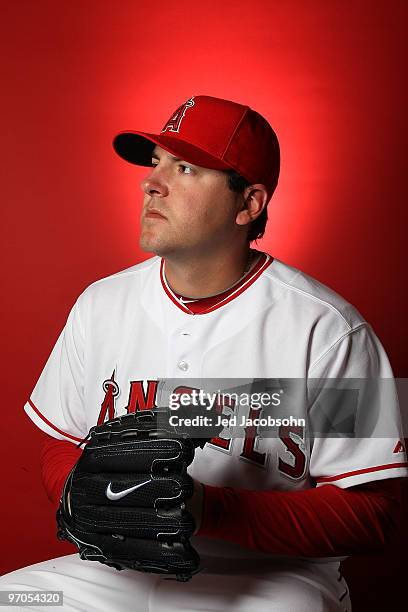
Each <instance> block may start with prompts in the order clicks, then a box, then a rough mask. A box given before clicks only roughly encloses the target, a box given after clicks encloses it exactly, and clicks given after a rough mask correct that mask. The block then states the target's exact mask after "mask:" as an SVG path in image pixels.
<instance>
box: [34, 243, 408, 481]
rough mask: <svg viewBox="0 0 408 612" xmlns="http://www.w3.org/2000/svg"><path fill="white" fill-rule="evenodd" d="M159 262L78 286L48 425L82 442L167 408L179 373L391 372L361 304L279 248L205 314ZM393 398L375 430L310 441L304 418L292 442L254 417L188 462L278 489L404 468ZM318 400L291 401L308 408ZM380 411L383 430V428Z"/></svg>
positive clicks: (197, 472)
mask: <svg viewBox="0 0 408 612" xmlns="http://www.w3.org/2000/svg"><path fill="white" fill-rule="evenodd" d="M258 267H259V266H258ZM163 268H164V265H163V261H162V260H161V259H160V258H158V257H153V258H151V259H149V260H147V261H145V262H143V263H141V264H138V265H136V266H133V267H132V268H130V269H128V270H125V271H123V272H120V273H118V274H115V275H113V276H109V277H108V278H105V279H102V280H99V281H97V282H96V283H94V284H92V285H91V286H90V287H88V288H87V289H86V290H85V291H84V292H83V294H82V295H81V296H80V297H79V299H78V300H77V302H76V304H75V306H74V307H73V309H72V311H71V313H70V315H69V317H68V320H67V323H66V325H65V328H64V330H63V332H62V334H61V335H60V337H59V339H58V341H57V343H56V345H55V347H54V349H53V351H52V353H51V355H50V358H49V360H48V362H47V364H46V366H45V368H44V371H43V372H42V374H41V376H40V379H39V381H38V383H37V385H36V387H35V389H34V391H33V393H32V395H31V398H30V400H29V401H28V402H27V404H26V406H25V410H26V412H27V414H28V415H29V416H30V417H31V418H32V420H33V421H34V422H35V423H36V425H38V426H39V427H40V428H41V429H43V430H44V431H45V432H46V433H48V434H49V435H51V436H54V437H55V438H60V439H66V440H71V441H74V442H78V441H80V440H81V439H83V438H84V437H85V436H86V434H87V432H88V430H89V428H90V427H92V426H93V425H95V424H96V423H98V422H101V421H103V420H106V419H108V418H112V417H114V416H118V415H120V414H125V413H127V412H133V411H135V410H140V409H146V408H152V407H154V406H155V405H164V403H166V402H168V393H169V391H171V389H169V384H170V386H171V385H174V384H176V382H177V385H178V386H180V385H183V383H184V386H185V387H186V388H189V387H191V388H199V387H200V384H201V383H203V381H205V382H207V383H208V381H212V386H213V387H214V390H215V388H216V387H217V379H220V378H222V379H236V380H237V384H239V385H243V382H242V381H251V380H259V379H293V380H297V381H299V383H298V387H299V388H301V382H300V381H304V380H307V379H312V380H315V379H317V380H319V379H321V378H325V379H326V378H330V379H331V378H336V379H338V378H339V377H341V378H345V379H346V378H353V379H358V378H361V379H378V378H381V379H385V380H387V379H388V380H392V371H391V368H390V365H389V362H388V359H387V356H386V354H385V352H384V349H383V348H382V346H381V344H380V342H379V340H378V338H377V337H376V336H375V334H374V332H373V330H372V329H371V327H370V326H369V325H368V323H367V322H365V321H364V320H363V319H362V317H361V315H360V314H359V313H358V312H357V311H356V310H355V308H353V306H351V305H350V304H348V303H347V302H346V301H345V300H343V299H342V298H341V297H340V296H339V295H337V294H336V293H334V292H333V291H331V290H330V289H328V288H327V287H325V286H324V285H322V284H321V283H318V282H317V281H316V280H314V279H312V278H310V277H309V276H307V275H305V274H303V273H302V272H300V271H298V270H296V269H294V268H292V267H290V266H288V265H285V264H284V263H282V262H280V261H278V260H277V259H273V258H272V257H270V256H269V255H263V263H262V265H261V267H260V268H259V269H257V270H256V272H254V273H250V274H249V275H248V276H247V277H246V279H245V282H244V283H242V284H240V285H239V288H238V289H237V291H236V292H235V293H233V294H232V295H229V297H228V298H227V300H224V301H223V302H221V303H220V304H218V305H216V306H215V307H213V308H211V310H210V312H206V313H204V314H196V315H194V314H191V313H190V312H189V310H188V303H187V304H186V303H185V302H183V301H180V300H179V299H178V298H177V297H176V296H175V294H174V293H173V292H172V291H171V289H170V287H169V286H168V284H167V283H166V279H165V273H164V269H163ZM174 380H176V382H175V381H174ZM169 381H170V382H169ZM389 399H390V398H389V397H387V402H377V404H378V405H376V407H375V412H376V414H375V423H374V424H373V426H372V431H373V435H372V437H371V439H367V438H365V439H363V438H361V439H360V438H358V439H355V438H351V437H342V438H333V437H322V436H320V437H319V436H318V437H316V438H315V439H314V441H313V443H310V442H309V441H308V439H307V438H306V433H305V432H304V431H302V428H300V429H296V428H295V427H294V428H293V431H290V432H289V435H288V432H287V433H286V435H285V436H282V438H283V439H282V438H280V437H279V436H274V437H273V438H272V437H271V438H265V439H264V438H262V437H260V436H257V433H258V432H257V431H256V429H255V430H254V429H253V428H252V429H251V430H250V432H249V433H248V432H245V431H244V432H243V435H244V437H241V438H237V437H233V438H232V439H230V440H228V439H227V437H224V438H221V437H220V439H218V440H217V441H214V442H213V443H212V444H207V445H206V447H205V448H204V450H198V451H197V455H196V458H195V460H194V463H193V466H192V468H191V472H192V473H193V475H194V476H195V477H196V478H197V479H198V480H201V481H202V482H205V483H208V484H214V485H228V486H238V485H239V486H240V487H245V488H252V489H274V488H278V489H281V490H284V489H290V488H297V489H299V488H307V487H310V486H311V484H312V482H313V481H315V482H316V483H317V484H319V483H326V482H334V483H336V484H337V485H338V486H340V487H349V486H354V485H356V484H359V483H362V482H366V481H370V480H378V479H383V478H392V477H399V476H405V475H407V473H408V469H407V463H406V457H405V453H404V448H403V444H402V443H401V441H400V438H401V431H400V419H399V412H398V404H397V402H396V401H395V398H394V397H392V400H393V401H389ZM292 404H293V399H292ZM241 408H242V410H240V414H243V413H245V406H243V407H241ZM310 408H311V406H310V405H307V402H305V401H299V402H298V403H297V405H296V406H293V405H292V406H291V409H293V410H296V416H297V417H298V418H300V417H305V419H307V417H308V411H309V410H310ZM248 410H249V408H247V409H246V412H247V414H248ZM373 410H374V407H373ZM384 419H385V421H386V423H387V426H386V436H387V437H384V435H383V434H381V432H380V431H379V432H378V435H376V433H375V432H376V426H377V427H379V424H381V423H382V422H383V421H384ZM382 435H383V437H381V436H382Z"/></svg>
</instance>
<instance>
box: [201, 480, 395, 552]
mask: <svg viewBox="0 0 408 612" xmlns="http://www.w3.org/2000/svg"><path fill="white" fill-rule="evenodd" d="M399 480H400V479H389V480H387V481H384V480H383V481H376V482H371V483H367V484H366V485H360V486H358V487H352V488H349V489H341V488H340V487H336V486H335V485H332V484H328V485H324V486H320V487H318V488H313V489H307V490H304V491H248V490H244V489H232V488H229V487H213V486H209V485H205V486H204V505H203V517H202V523H201V527H200V529H199V531H198V533H197V535H199V536H207V537H210V538H219V539H222V540H227V541H231V542H234V543H236V544H240V545H241V546H244V547H246V548H252V549H255V550H258V551H261V552H264V553H269V554H279V555H290V556H302V557H331V556H348V555H352V554H357V553H359V554H364V553H368V552H373V551H376V550H379V549H381V548H382V546H383V545H384V544H385V542H386V540H387V538H388V536H389V534H390V532H391V531H393V530H394V529H395V526H396V524H397V523H398V518H399V504H400V492H401V483H400V482H399Z"/></svg>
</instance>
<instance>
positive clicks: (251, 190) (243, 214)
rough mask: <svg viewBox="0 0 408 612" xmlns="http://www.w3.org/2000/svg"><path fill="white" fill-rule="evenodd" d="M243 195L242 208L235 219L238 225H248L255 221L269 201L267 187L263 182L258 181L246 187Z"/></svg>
mask: <svg viewBox="0 0 408 612" xmlns="http://www.w3.org/2000/svg"><path fill="white" fill-rule="evenodd" d="M242 195H243V204H242V208H241V210H240V211H239V212H238V213H237V216H236V219H235V220H236V223H237V225H247V224H248V223H251V222H252V221H255V219H256V218H257V217H259V215H260V214H261V212H262V211H263V209H264V208H265V206H266V205H267V204H268V201H269V196H268V192H267V190H266V187H265V185H262V184H261V183H256V184H255V185H250V186H249V187H246V189H245V190H244V192H243V194H242Z"/></svg>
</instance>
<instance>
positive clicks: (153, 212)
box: [145, 208, 166, 219]
mask: <svg viewBox="0 0 408 612" xmlns="http://www.w3.org/2000/svg"><path fill="white" fill-rule="evenodd" d="M145 219H166V217H165V216H164V215H163V214H162V213H161V212H160V211H159V210H157V209H156V208H149V210H147V211H146V214H145Z"/></svg>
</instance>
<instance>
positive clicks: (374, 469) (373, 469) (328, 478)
mask: <svg viewBox="0 0 408 612" xmlns="http://www.w3.org/2000/svg"><path fill="white" fill-rule="evenodd" d="M401 467H408V461H404V462H400V463H389V464H388V465H375V466H374V467H370V468H365V469H363V470H355V471H354V472H345V473H344V474H338V475H337V476H322V477H321V478H316V482H333V481H334V480H341V479H342V478H349V477H350V476H358V474H367V472H379V471H380V470H391V469H393V468H401Z"/></svg>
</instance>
